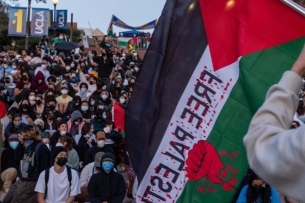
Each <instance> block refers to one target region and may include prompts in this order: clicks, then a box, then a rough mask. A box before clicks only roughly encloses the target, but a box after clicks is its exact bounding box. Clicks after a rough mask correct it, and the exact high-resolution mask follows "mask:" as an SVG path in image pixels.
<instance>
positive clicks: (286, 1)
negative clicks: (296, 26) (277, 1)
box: [281, 0, 305, 16]
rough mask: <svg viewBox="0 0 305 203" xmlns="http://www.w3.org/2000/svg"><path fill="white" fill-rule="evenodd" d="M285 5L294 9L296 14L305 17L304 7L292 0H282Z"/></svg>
mask: <svg viewBox="0 0 305 203" xmlns="http://www.w3.org/2000/svg"><path fill="white" fill-rule="evenodd" d="M281 1H282V2H283V3H284V4H286V5H287V6H289V7H290V8H292V9H293V10H295V11H296V12H298V13H300V14H302V15H303V16H305V8H303V7H302V6H300V5H299V4H297V3H295V2H293V1H291V0H281Z"/></svg>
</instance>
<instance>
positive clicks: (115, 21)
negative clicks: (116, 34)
mask: <svg viewBox="0 0 305 203" xmlns="http://www.w3.org/2000/svg"><path fill="white" fill-rule="evenodd" d="M157 21H158V20H154V21H151V22H149V23H147V24H145V25H142V26H137V27H132V26H129V25H127V24H126V23H124V22H123V21H121V20H120V19H119V18H118V17H116V16H114V15H113V16H112V22H111V23H110V24H111V26H112V25H115V26H117V27H120V28H124V29H128V30H147V29H154V28H155V27H156V26H157ZM109 27H110V26H109Z"/></svg>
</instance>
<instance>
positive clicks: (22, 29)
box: [8, 7, 27, 37]
mask: <svg viewBox="0 0 305 203" xmlns="http://www.w3.org/2000/svg"><path fill="white" fill-rule="evenodd" d="M26 16H27V8H23V7H10V10H9V24H8V36H22V37H24V36H25V33H26V20H27V19H26Z"/></svg>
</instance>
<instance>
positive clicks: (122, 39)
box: [118, 37, 132, 47]
mask: <svg viewBox="0 0 305 203" xmlns="http://www.w3.org/2000/svg"><path fill="white" fill-rule="evenodd" d="M131 39H132V38H131V37H118V46H119V47H127V46H128V41H129V40H131Z"/></svg>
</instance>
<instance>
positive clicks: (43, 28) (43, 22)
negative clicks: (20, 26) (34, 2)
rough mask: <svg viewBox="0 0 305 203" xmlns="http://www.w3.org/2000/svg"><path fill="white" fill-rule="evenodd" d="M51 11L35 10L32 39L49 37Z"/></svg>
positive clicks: (32, 21)
mask: <svg viewBox="0 0 305 203" xmlns="http://www.w3.org/2000/svg"><path fill="white" fill-rule="evenodd" d="M48 22H49V9H44V8H33V9H32V20H31V37H42V36H43V35H48V31H49V27H48Z"/></svg>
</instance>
